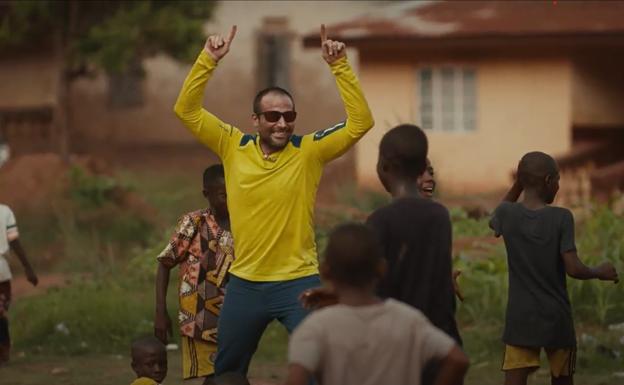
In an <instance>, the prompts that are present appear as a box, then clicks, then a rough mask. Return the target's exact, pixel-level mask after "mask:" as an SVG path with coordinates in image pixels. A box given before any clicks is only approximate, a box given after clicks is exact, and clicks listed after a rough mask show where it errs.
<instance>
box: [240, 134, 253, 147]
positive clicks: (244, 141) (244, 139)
mask: <svg viewBox="0 0 624 385" xmlns="http://www.w3.org/2000/svg"><path fill="white" fill-rule="evenodd" d="M250 141H251V142H254V144H255V143H256V135H252V134H245V135H243V137H242V138H241V140H240V144H239V145H238V146H239V147H244V146H245V145H246V144H247V143H249V142H250Z"/></svg>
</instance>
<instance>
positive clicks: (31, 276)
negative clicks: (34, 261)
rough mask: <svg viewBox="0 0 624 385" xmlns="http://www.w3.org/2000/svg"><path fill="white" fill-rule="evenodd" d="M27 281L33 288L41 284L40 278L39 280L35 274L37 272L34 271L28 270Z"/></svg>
mask: <svg viewBox="0 0 624 385" xmlns="http://www.w3.org/2000/svg"><path fill="white" fill-rule="evenodd" d="M26 279H27V280H28V282H30V283H31V284H32V285H33V286H37V284H38V283H39V278H37V274H35V272H34V271H32V269H26Z"/></svg>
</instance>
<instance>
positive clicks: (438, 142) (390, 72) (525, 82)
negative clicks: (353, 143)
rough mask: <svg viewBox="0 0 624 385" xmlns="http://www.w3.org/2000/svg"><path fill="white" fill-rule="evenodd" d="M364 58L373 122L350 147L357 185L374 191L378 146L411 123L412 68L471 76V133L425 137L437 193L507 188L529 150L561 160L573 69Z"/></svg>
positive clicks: (491, 61) (537, 62)
mask: <svg viewBox="0 0 624 385" xmlns="http://www.w3.org/2000/svg"><path fill="white" fill-rule="evenodd" d="M393 57H394V61H391V60H385V61H380V60H371V61H366V58H364V60H363V63H361V72H362V82H363V85H364V88H365V92H366V95H367V97H368V99H369V102H370V105H371V108H372V109H373V111H374V113H375V121H376V122H377V124H376V126H375V128H374V129H373V131H372V132H371V133H370V134H369V135H367V136H366V137H365V138H364V139H363V140H362V141H361V142H360V144H359V145H358V147H357V148H356V151H357V152H356V154H357V161H356V162H357V166H356V167H357V175H358V179H359V180H360V181H361V182H362V183H364V184H366V185H369V186H372V187H374V188H380V185H379V182H378V181H377V176H376V173H375V162H376V159H377V152H378V151H377V146H378V143H379V140H380V138H381V137H382V136H383V134H384V133H385V132H386V131H387V130H388V129H389V128H391V127H392V126H393V125H396V124H397V123H403V122H414V123H418V122H419V119H418V116H417V108H418V95H417V91H416V90H417V89H418V88H417V87H418V83H417V72H416V71H417V68H418V67H419V65H437V64H451V65H467V66H470V67H472V68H475V69H476V71H477V129H476V130H475V131H474V132H439V131H428V132H427V135H428V137H429V141H430V158H431V160H432V162H433V165H434V167H435V169H436V175H437V179H438V181H439V186H440V190H441V191H442V192H444V193H453V194H463V193H475V192H487V191H491V190H499V189H501V188H504V187H506V186H507V185H508V183H509V180H510V175H511V171H512V170H513V168H514V167H515V166H516V165H517V163H518V160H519V159H520V157H521V156H522V155H523V154H524V153H526V152H528V151H533V150H540V151H545V152H548V153H550V154H553V155H555V156H556V155H560V154H563V153H565V152H566V151H568V150H569V149H570V146H571V133H570V127H571V116H572V111H571V107H572V103H571V100H572V65H571V63H570V62H569V61H568V60H565V59H557V58H542V59H526V58H525V59H519V58H513V59H503V58H498V59H497V58H493V57H490V58H483V59H477V58H469V59H468V58H467V59H463V60H460V59H457V58H454V59H446V60H444V59H441V58H436V59H433V60H426V61H425V60H422V59H421V60H420V61H418V60H415V59H414V58H412V57H403V58H401V57H397V56H396V55H395V56H393Z"/></svg>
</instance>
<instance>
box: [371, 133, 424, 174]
mask: <svg viewBox="0 0 624 385" xmlns="http://www.w3.org/2000/svg"><path fill="white" fill-rule="evenodd" d="M428 150H429V144H428V141H427V135H425V133H424V132H423V130H421V129H420V127H418V126H415V125H413V124H401V125H399V126H396V127H394V128H392V129H391V130H390V131H388V132H386V134H385V135H384V136H383V138H381V142H380V143H379V156H383V157H384V158H385V159H387V160H388V161H389V162H391V163H392V164H394V165H395V166H397V167H398V168H399V170H400V172H401V173H402V174H403V175H404V176H407V177H414V178H417V177H419V176H420V175H422V173H423V172H425V169H426V168H427V152H428Z"/></svg>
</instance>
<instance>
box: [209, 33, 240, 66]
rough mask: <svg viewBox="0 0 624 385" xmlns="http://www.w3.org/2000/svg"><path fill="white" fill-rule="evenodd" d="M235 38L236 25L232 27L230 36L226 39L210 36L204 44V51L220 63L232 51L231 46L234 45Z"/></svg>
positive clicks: (219, 36)
mask: <svg viewBox="0 0 624 385" xmlns="http://www.w3.org/2000/svg"><path fill="white" fill-rule="evenodd" d="M234 36H236V26H235V25H234V26H232V29H231V30H230V35H229V36H228V37H227V38H225V39H224V38H223V36H221V35H210V36H208V39H207V40H206V44H204V51H205V52H206V53H207V54H208V55H210V56H212V58H213V59H214V60H215V61H216V62H218V61H219V60H221V59H222V58H223V57H224V56H225V55H226V54H227V53H228V52H229V51H230V44H232V40H234Z"/></svg>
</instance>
